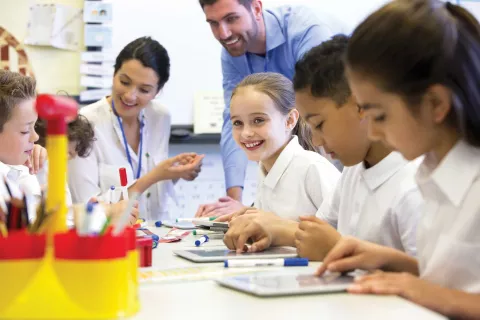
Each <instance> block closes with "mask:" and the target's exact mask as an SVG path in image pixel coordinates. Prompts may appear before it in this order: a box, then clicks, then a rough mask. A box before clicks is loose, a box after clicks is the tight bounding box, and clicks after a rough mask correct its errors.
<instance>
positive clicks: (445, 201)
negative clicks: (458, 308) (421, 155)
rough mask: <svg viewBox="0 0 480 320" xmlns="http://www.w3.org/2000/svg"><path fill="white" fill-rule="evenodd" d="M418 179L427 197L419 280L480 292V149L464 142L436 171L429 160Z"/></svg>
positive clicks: (419, 243)
mask: <svg viewBox="0 0 480 320" xmlns="http://www.w3.org/2000/svg"><path fill="white" fill-rule="evenodd" d="M416 179H417V182H418V185H419V187H420V190H421V192H422V194H423V196H424V198H425V210H424V214H423V215H422V219H421V220H420V223H419V228H418V240H417V246H418V261H419V268H420V277H421V278H423V279H425V280H428V281H431V282H434V283H436V284H439V285H441V286H444V287H448V288H452V289H458V290H463V291H467V292H471V293H480V149H479V148H475V147H472V146H470V145H468V144H467V143H466V142H464V141H460V142H458V143H457V144H456V145H455V146H454V148H453V149H452V150H450V152H449V153H448V154H447V155H446V156H445V158H444V159H443V160H442V161H441V163H440V164H439V165H438V166H437V167H436V168H432V166H430V165H429V164H428V163H427V162H426V160H425V161H424V162H423V163H422V165H421V167H420V168H419V170H418V173H417V176H416Z"/></svg>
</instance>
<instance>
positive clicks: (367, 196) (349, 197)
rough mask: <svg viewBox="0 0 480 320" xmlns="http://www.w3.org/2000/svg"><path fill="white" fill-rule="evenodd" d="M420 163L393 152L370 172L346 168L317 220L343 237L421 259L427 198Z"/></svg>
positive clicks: (355, 167)
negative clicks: (419, 234) (419, 236)
mask: <svg viewBox="0 0 480 320" xmlns="http://www.w3.org/2000/svg"><path fill="white" fill-rule="evenodd" d="M420 161H421V160H420V159H417V160H415V161H413V162H408V161H406V160H405V159H404V158H403V157H402V155H401V154H400V153H398V152H391V153H390V154H389V155H388V156H386V157H385V158H384V159H383V160H382V161H380V162H379V163H377V164H376V165H374V166H373V167H371V168H368V169H366V168H365V165H364V164H363V163H361V164H357V165H355V166H352V167H345V168H344V169H343V172H342V177H341V178H340V182H339V183H338V185H337V187H336V189H335V192H334V193H333V194H332V196H331V197H330V199H329V200H328V201H325V202H324V204H323V205H322V207H321V208H320V210H318V212H317V217H319V218H320V219H323V220H326V221H327V222H328V223H329V224H330V225H332V226H333V227H335V228H336V229H337V230H338V232H340V233H341V234H342V235H349V236H354V237H356V238H359V239H362V240H366V241H370V242H374V243H378V244H381V245H384V246H387V247H391V248H395V249H398V250H401V251H404V252H406V253H407V254H409V255H412V256H415V255H416V244H415V243H416V226H417V223H418V219H419V216H420V212H421V210H422V205H423V200H422V196H421V194H420V191H419V190H418V187H417V184H416V183H415V172H416V171H417V169H418V166H419V163H420Z"/></svg>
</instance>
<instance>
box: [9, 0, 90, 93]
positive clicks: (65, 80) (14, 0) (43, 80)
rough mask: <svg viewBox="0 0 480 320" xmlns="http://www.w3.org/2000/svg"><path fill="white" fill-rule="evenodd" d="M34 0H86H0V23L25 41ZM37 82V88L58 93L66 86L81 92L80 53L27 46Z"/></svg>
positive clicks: (69, 0)
mask: <svg viewBox="0 0 480 320" xmlns="http://www.w3.org/2000/svg"><path fill="white" fill-rule="evenodd" d="M35 3H60V4H67V5H72V6H75V7H78V8H82V7H83V0H55V1H47V0H43V1H42V0H38V1H35V0H1V2H0V26H2V27H4V28H5V29H7V30H8V31H9V32H10V33H12V34H13V35H14V36H15V37H16V38H17V39H18V40H19V41H21V42H23V40H24V39H25V36H26V32H27V23H28V16H29V8H30V6H31V5H33V4H35ZM25 51H26V52H27V55H28V58H29V60H30V64H31V65H32V69H33V72H34V73H35V77H36V79H37V83H38V91H39V92H42V93H56V92H58V91H60V90H65V91H67V92H68V93H69V94H71V95H77V94H78V93H79V92H80V72H79V65H80V53H79V52H71V51H66V50H61V49H55V48H52V47H37V46H25Z"/></svg>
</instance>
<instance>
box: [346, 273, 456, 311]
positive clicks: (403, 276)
mask: <svg viewBox="0 0 480 320" xmlns="http://www.w3.org/2000/svg"><path fill="white" fill-rule="evenodd" d="M449 291H450V290H448V289H446V288H442V287H440V286H437V285H434V284H432V283H430V282H427V281H425V280H421V279H419V278H418V277H416V276H414V275H412V274H410V273H407V272H402V273H392V272H382V271H377V272H375V273H372V274H369V275H365V276H361V277H358V278H356V279H355V283H354V284H353V285H351V286H350V287H349V288H348V292H350V293H360V294H366V293H367V294H368V293H373V294H382V295H397V296H400V297H403V298H405V299H408V300H410V301H412V302H414V303H416V304H419V305H422V306H424V307H426V308H428V309H431V310H434V311H437V312H440V313H442V314H447V313H448V312H447V311H446V310H443V309H445V308H446V306H448V305H449V304H450V303H451V301H452V300H454V298H453V296H452V295H451V294H450V292H449Z"/></svg>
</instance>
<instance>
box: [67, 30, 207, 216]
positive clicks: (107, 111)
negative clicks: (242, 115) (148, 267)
mask: <svg viewBox="0 0 480 320" xmlns="http://www.w3.org/2000/svg"><path fill="white" fill-rule="evenodd" d="M169 73H170V59H169V57H168V53H167V51H166V50H165V48H164V47H163V46H162V45H160V44H159V43H158V42H157V41H155V40H153V39H151V38H149V37H142V38H139V39H136V40H134V41H133V42H131V43H129V44H128V45H127V46H126V47H125V48H123V50H122V51H121V52H120V54H119V55H118V56H117V58H116V62H115V69H114V78H113V87H112V94H111V95H110V96H108V97H105V98H103V99H101V100H100V101H97V102H96V103H94V104H91V105H89V106H86V107H84V108H82V109H81V111H80V113H81V114H83V115H84V116H85V117H86V118H87V119H88V120H89V121H90V122H91V123H92V124H93V126H94V129H95V139H96V141H95V142H94V146H93V149H92V152H91V153H90V155H89V156H87V157H86V158H79V157H77V158H76V159H73V160H70V161H69V181H68V182H69V186H70V189H71V192H72V198H73V201H74V202H86V201H88V200H89V199H90V198H92V197H94V196H98V195H102V194H105V193H106V192H107V191H108V190H109V189H110V187H111V186H119V185H120V179H119V169H120V168H122V167H124V168H126V171H127V176H128V182H129V192H130V193H131V192H132V191H137V192H141V193H142V195H141V196H140V198H139V211H140V217H142V218H146V219H149V220H162V219H168V218H173V217H170V216H169V214H168V212H167V208H166V202H167V197H168V195H172V192H173V182H172V181H176V180H178V179H180V178H182V179H185V180H193V179H195V178H196V177H197V175H198V173H199V172H200V169H201V163H202V158H203V156H200V155H196V154H194V153H190V154H181V155H178V156H176V157H174V158H170V159H168V141H169V137H170V115H169V113H168V111H167V109H166V108H165V107H163V106H161V105H160V104H158V103H157V102H156V101H154V100H153V99H154V98H155V96H156V95H157V94H158V92H159V91H160V89H162V88H163V86H164V85H165V83H166V82H167V81H168V78H169Z"/></svg>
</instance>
